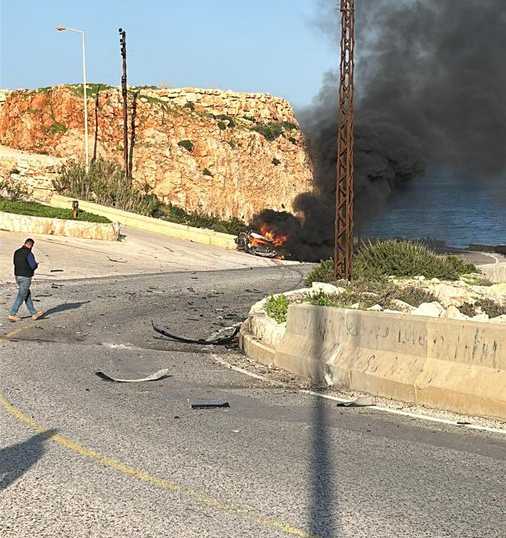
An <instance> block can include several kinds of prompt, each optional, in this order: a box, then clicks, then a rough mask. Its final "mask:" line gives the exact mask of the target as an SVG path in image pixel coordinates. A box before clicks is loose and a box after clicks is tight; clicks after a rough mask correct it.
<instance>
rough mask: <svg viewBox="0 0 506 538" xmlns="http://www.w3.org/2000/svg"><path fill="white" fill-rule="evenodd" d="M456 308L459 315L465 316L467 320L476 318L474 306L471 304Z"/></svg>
mask: <svg viewBox="0 0 506 538" xmlns="http://www.w3.org/2000/svg"><path fill="white" fill-rule="evenodd" d="M457 308H458V309H459V312H460V313H461V314H464V316H467V317H469V318H472V317H473V316H476V308H475V307H474V304H472V303H464V304H462V305H460V306H458V307H457Z"/></svg>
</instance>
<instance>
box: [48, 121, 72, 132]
mask: <svg viewBox="0 0 506 538" xmlns="http://www.w3.org/2000/svg"><path fill="white" fill-rule="evenodd" d="M47 132H48V133H49V134H64V133H66V132H67V127H65V125H63V123H53V124H52V125H51V127H49V129H48V130H47Z"/></svg>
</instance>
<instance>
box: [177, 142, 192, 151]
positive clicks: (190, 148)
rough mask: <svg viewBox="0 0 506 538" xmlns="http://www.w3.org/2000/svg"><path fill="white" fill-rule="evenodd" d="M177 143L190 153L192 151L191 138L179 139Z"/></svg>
mask: <svg viewBox="0 0 506 538" xmlns="http://www.w3.org/2000/svg"><path fill="white" fill-rule="evenodd" d="M177 145H178V146H180V147H182V148H184V149H186V150H187V151H189V152H190V153H191V152H192V151H193V142H192V141H191V140H180V141H179V142H178V143H177Z"/></svg>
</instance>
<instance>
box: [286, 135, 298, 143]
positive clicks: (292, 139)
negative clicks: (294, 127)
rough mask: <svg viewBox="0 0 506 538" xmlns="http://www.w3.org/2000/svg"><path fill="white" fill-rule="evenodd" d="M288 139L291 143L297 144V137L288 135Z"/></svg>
mask: <svg viewBox="0 0 506 538" xmlns="http://www.w3.org/2000/svg"><path fill="white" fill-rule="evenodd" d="M288 140H290V142H291V143H292V144H297V139H296V138H295V137H293V136H289V137H288Z"/></svg>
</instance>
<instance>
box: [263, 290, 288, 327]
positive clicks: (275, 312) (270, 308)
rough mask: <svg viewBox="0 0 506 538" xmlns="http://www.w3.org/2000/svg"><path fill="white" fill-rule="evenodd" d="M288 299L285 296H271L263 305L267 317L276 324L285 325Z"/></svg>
mask: <svg viewBox="0 0 506 538" xmlns="http://www.w3.org/2000/svg"><path fill="white" fill-rule="evenodd" d="M288 304H289V303H288V299H287V297H286V296H285V295H271V296H270V297H269V298H268V299H267V302H266V304H265V311H266V312H267V315H268V316H269V317H271V318H273V319H275V320H276V321H277V322H278V323H285V322H286V317H287V315H288Z"/></svg>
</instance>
